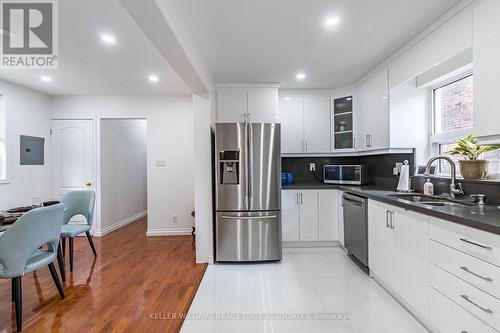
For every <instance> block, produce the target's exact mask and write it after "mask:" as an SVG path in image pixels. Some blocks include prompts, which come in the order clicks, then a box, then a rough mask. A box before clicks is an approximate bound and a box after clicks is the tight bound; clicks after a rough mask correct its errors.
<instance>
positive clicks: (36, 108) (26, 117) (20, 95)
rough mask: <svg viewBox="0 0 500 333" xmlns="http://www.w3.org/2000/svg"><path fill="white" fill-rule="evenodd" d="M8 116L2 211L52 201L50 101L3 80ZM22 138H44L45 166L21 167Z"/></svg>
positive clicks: (0, 199)
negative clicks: (35, 199)
mask: <svg viewBox="0 0 500 333" xmlns="http://www.w3.org/2000/svg"><path fill="white" fill-rule="evenodd" d="M0 95H2V96H3V99H4V103H5V113H6V121H7V124H6V135H7V180H8V182H7V183H0V208H11V207H14V206H21V205H31V203H32V198H33V197H40V198H41V199H42V200H43V201H45V200H50V199H52V198H53V197H52V196H51V193H52V191H51V187H50V174H51V173H50V97H49V96H47V95H44V94H41V93H38V92H35V91H33V90H31V89H27V88H23V87H19V86H16V85H13V84H10V83H7V82H4V81H1V80H0ZM20 135H30V136H38V137H43V138H45V148H44V149H45V163H44V165H20V164H19V159H20V152H19V151H20V142H19V137H20Z"/></svg>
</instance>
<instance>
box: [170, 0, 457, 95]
mask: <svg viewBox="0 0 500 333" xmlns="http://www.w3.org/2000/svg"><path fill="white" fill-rule="evenodd" d="M178 1H179V3H180V6H181V10H182V13H183V19H184V20H185V21H186V24H187V25H188V27H189V29H190V30H191V33H192V34H193V38H194V41H195V42H196V43H197V45H198V47H199V49H200V50H201V52H203V54H204V56H205V57H206V60H207V62H208V65H209V66H210V68H211V70H212V72H213V75H214V77H215V80H216V82H218V83H232V82H244V83H247V82H279V83H280V84H281V87H282V88H288V89H290V88H336V87H341V86H345V85H348V84H352V83H354V82H356V81H357V80H358V79H360V78H361V77H362V76H364V75H365V74H367V73H368V72H369V71H370V70H371V69H373V68H374V67H376V66H377V65H378V64H380V63H381V62H382V61H383V60H384V59H385V58H387V57H389V56H390V55H391V54H392V53H394V52H395V51H396V50H397V49H399V48H400V47H402V46H403V45H404V44H405V43H406V42H407V41H409V40H410V39H411V38H412V37H414V36H415V35H416V34H418V32H420V31H421V30H422V29H424V28H425V27H426V26H428V25H429V24H431V23H432V22H434V21H435V20H436V19H437V18H438V17H439V16H441V15H442V14H444V13H445V12H446V11H447V10H448V9H450V8H451V7H452V6H454V5H455V4H457V3H458V2H459V0H286V1H284V0H282V1H279V0H230V1H228V0H178ZM331 15H335V16H338V17H339V18H340V24H339V25H338V26H337V27H336V28H335V29H333V30H324V25H323V23H324V21H325V20H326V18H327V17H329V16H331ZM299 71H304V72H305V73H306V74H307V78H306V79H305V80H304V81H302V82H297V81H296V79H295V75H296V73H297V72H299Z"/></svg>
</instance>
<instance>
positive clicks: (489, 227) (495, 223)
mask: <svg viewBox="0 0 500 333" xmlns="http://www.w3.org/2000/svg"><path fill="white" fill-rule="evenodd" d="M300 189H303V190H328V189H330V190H341V191H345V192H349V193H352V194H355V195H359V196H361V197H365V198H369V199H372V200H375V201H379V202H383V203H386V204H390V205H394V206H397V207H400V208H403V209H406V210H410V211H414V212H417V213H421V214H425V215H429V216H433V217H436V218H440V219H443V220H448V221H451V222H455V223H459V224H462V225H466V226H469V227H472V228H476V229H481V230H484V231H488V232H491V233H495V234H497V235H500V209H498V208H497V206H491V205H486V206H483V207H480V206H477V205H474V206H458V205H455V206H429V205H425V204H421V203H416V202H411V201H408V200H404V199H401V198H397V197H394V196H391V195H394V194H398V192H396V191H394V189H384V188H380V187H377V186H346V185H328V184H322V183H319V182H317V183H296V184H292V185H287V186H283V190H300Z"/></svg>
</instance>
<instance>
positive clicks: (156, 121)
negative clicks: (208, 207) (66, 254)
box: [52, 96, 194, 235]
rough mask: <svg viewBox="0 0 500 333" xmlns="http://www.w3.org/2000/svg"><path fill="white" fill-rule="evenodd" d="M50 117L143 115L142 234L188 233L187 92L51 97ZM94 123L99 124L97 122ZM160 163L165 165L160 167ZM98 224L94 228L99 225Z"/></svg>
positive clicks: (190, 193) (191, 193)
mask: <svg viewBox="0 0 500 333" xmlns="http://www.w3.org/2000/svg"><path fill="white" fill-rule="evenodd" d="M52 118H54V119H56V118H94V119H97V120H99V119H100V118H144V119H146V120H147V132H148V134H147V156H148V157H147V173H148V176H147V178H148V181H147V188H148V231H147V234H148V235H175V234H189V233H190V232H191V227H192V226H193V218H192V217H191V215H190V214H191V211H192V210H194V180H193V164H194V159H193V135H194V133H193V109H192V97H191V96H189V97H145V96H144V97H139V96H61V97H54V98H53V99H52ZM95 123H97V124H98V123H99V121H96V122H95ZM95 132H96V133H99V132H100V131H99V130H97V131H95ZM98 139H99V138H97V140H96V141H97V142H99V140H98ZM157 162H158V163H157ZM161 164H164V166H159V165H161ZM174 215H176V216H177V219H178V222H177V223H173V222H172V216H174ZM97 224H99V220H98V221H97ZM97 227H98V228H99V225H98V226H97Z"/></svg>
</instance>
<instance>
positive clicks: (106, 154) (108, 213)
mask: <svg viewBox="0 0 500 333" xmlns="http://www.w3.org/2000/svg"><path fill="white" fill-rule="evenodd" d="M99 142H100V145H99V149H100V166H99V171H100V177H99V178H100V199H101V200H100V202H101V223H100V230H98V235H105V234H107V233H109V232H111V231H114V230H116V229H119V228H121V227H123V226H125V225H127V224H129V223H132V222H134V221H137V220H139V219H141V218H143V217H144V216H146V215H147V121H146V119H101V120H100V140H99Z"/></svg>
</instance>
